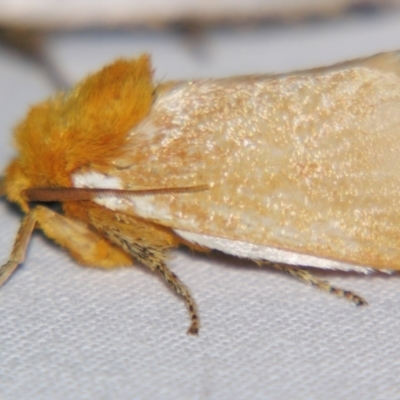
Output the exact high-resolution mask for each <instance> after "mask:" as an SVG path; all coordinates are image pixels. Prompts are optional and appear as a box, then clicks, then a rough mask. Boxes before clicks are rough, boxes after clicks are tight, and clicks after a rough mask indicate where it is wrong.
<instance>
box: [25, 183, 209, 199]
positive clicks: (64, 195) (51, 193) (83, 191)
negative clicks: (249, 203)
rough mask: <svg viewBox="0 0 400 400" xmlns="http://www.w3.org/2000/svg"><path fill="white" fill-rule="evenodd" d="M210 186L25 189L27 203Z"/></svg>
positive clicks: (137, 194)
mask: <svg viewBox="0 0 400 400" xmlns="http://www.w3.org/2000/svg"><path fill="white" fill-rule="evenodd" d="M208 189H209V186H208V185H196V186H183V187H170V188H156V189H134V190H124V189H121V190H120V189H98V188H75V187H36V188H30V189H25V191H24V197H25V199H26V200H27V201H38V202H51V201H83V200H94V199H95V198H105V197H118V198H120V199H126V198H129V197H137V196H150V195H152V196H156V195H164V194H180V193H193V192H200V191H203V190H208Z"/></svg>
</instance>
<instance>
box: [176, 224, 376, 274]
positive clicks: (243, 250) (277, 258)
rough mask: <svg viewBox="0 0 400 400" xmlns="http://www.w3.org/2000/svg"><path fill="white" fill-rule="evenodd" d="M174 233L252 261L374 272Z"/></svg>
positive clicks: (254, 245)
mask: <svg viewBox="0 0 400 400" xmlns="http://www.w3.org/2000/svg"><path fill="white" fill-rule="evenodd" d="M174 232H175V233H176V234H178V235H179V236H181V237H182V238H184V239H185V240H187V241H188V242H190V243H195V244H199V245H201V246H204V247H207V248H208V249H212V250H219V251H222V252H223V253H227V254H231V255H234V256H237V257H241V258H248V259H252V260H268V261H272V262H277V263H283V264H290V265H296V266H303V267H314V268H321V269H335V270H340V271H354V272H359V273H363V274H368V273H371V272H373V271H374V268H371V267H366V266H362V265H354V264H348V263H344V262H340V261H334V260H329V259H326V258H320V257H315V256H309V255H306V254H299V253H294V252H291V251H287V250H281V249H277V248H275V247H268V246H262V245H259V244H254V243H248V242H242V241H239V240H230V239H224V238H220V237H215V236H209V235H204V234H199V233H193V232H188V231H184V230H180V229H175V230H174Z"/></svg>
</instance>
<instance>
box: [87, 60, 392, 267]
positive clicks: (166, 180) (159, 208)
mask: <svg viewBox="0 0 400 400" xmlns="http://www.w3.org/2000/svg"><path fill="white" fill-rule="evenodd" d="M399 138H400V53H386V54H381V55H378V56H375V57H371V58H367V59H363V60H356V61H352V62H348V63H343V64H338V65H336V66H333V67H328V68H320V69H314V70H310V71H303V72H296V73H291V74H285V75H276V76H271V75H268V76H267V75H265V76H247V77H234V78H227V79H217V80H212V79H205V80H194V81H184V82H171V83H166V84H164V85H161V86H160V87H159V88H158V90H157V93H156V98H155V101H154V104H153V106H152V109H151V112H150V114H149V115H148V116H147V117H146V118H145V119H144V120H143V121H142V122H141V123H140V124H139V125H138V126H136V127H135V128H134V129H133V130H132V132H131V133H130V134H129V137H128V138H127V144H126V146H127V152H126V155H125V156H124V157H121V158H120V159H117V160H115V163H114V165H113V167H112V168H110V172H109V175H110V176H111V177H112V178H116V181H115V182H118V184H117V186H119V187H121V188H122V187H123V188H126V189H133V188H163V187H177V186H178V187H179V186H188V185H202V184H208V185H209V186H210V189H209V190H205V191H200V192H196V193H186V194H176V195H158V196H145V197H132V198H131V199H99V200H98V203H100V204H103V205H105V206H106V207H109V208H112V209H118V210H121V211H123V212H127V213H134V214H135V215H139V216H142V217H144V218H146V219H150V220H152V221H156V222H158V223H160V224H162V225H166V226H169V227H172V228H173V229H174V230H175V231H176V232H177V233H178V234H180V235H182V236H183V237H185V238H186V239H188V240H191V241H193V242H199V243H200V242H202V244H205V245H207V247H210V248H219V247H220V243H222V247H224V243H225V246H226V247H227V248H228V247H229V246H233V250H232V251H227V252H228V253H229V252H231V253H232V254H237V255H239V256H243V254H241V251H240V247H241V246H248V247H249V248H255V249H257V248H258V247H260V246H261V247H263V246H264V247H266V248H269V249H272V251H274V249H275V250H277V251H278V252H279V251H282V252H283V254H284V253H285V251H287V252H288V254H299V255H304V256H310V257H311V258H312V257H316V258H322V259H326V260H332V263H333V264H332V265H333V268H336V267H335V262H337V263H338V265H339V264H341V263H343V264H344V265H350V266H351V265H353V264H354V265H355V266H356V265H361V266H368V267H372V268H376V269H392V270H393V269H394V270H395V269H400V246H399V243H400V213H399V205H400V172H399V171H400V140H399ZM115 182H114V183H115ZM81 185H84V184H81ZM88 185H89V184H88ZM89 186H90V185H89ZM92 186H93V185H92ZM111 186H113V187H116V185H115V184H113V185H111ZM213 243H215V244H213ZM252 246H253V247H252ZM235 247H236V248H237V249H236V250H235ZM220 249H221V248H220ZM222 250H224V248H222ZM257 254H258V253H257V250H256V253H255V256H254V258H262V257H257ZM245 255H246V254H245ZM248 255H249V256H251V255H252V253H251V252H250V253H248ZM300 258H301V257H300ZM282 261H284V262H285V260H282ZM289 262H290V263H293V264H295V263H301V261H300V262H299V261H298V259H297V258H295V259H294V261H293V260H292V262H291V261H290V260H289ZM311 264H312V263H311ZM328 264H329V263H328ZM314 266H319V265H314ZM322 267H327V268H329V265H325V264H323V265H322ZM344 269H346V268H344Z"/></svg>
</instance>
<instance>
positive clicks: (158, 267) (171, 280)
mask: <svg viewBox="0 0 400 400" xmlns="http://www.w3.org/2000/svg"><path fill="white" fill-rule="evenodd" d="M140 261H141V262H142V263H143V264H144V265H146V267H149V268H150V269H151V270H152V271H156V272H158V273H159V274H160V275H161V276H162V277H163V278H164V280H165V281H166V282H167V283H168V285H169V286H170V287H171V288H172V289H173V290H174V291H175V292H176V293H178V294H179V296H181V297H182V298H183V300H184V302H185V304H186V307H187V309H188V312H189V318H190V326H189V329H188V331H187V333H188V334H189V335H197V334H198V333H199V328H200V320H199V316H198V312H197V304H196V302H195V301H194V299H193V297H192V294H191V293H190V290H189V289H188V288H187V286H186V285H185V284H184V283H183V282H182V281H181V280H180V279H179V278H178V277H177V275H176V274H175V273H173V272H172V271H171V270H170V269H169V268H168V267H167V265H166V264H165V262H164V261H161V260H160V261H156V262H154V261H153V260H150V261H148V260H146V261H145V260H143V259H141V260H140Z"/></svg>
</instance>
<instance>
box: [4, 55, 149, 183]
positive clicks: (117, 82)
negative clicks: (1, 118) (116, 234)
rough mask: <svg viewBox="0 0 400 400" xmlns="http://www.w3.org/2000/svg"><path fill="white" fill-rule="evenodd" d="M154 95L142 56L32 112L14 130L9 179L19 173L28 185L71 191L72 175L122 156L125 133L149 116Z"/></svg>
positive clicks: (112, 67)
mask: <svg viewBox="0 0 400 400" xmlns="http://www.w3.org/2000/svg"><path fill="white" fill-rule="evenodd" d="M153 91H154V88H153V84H152V71H151V66H150V59H149V57H148V56H147V55H144V56H142V57H140V58H138V59H136V60H132V61H127V60H117V61H115V62H114V63H113V64H111V65H110V66H107V67H105V68H103V69H102V70H101V71H100V72H98V73H96V74H94V75H91V76H89V77H88V78H86V79H85V80H83V81H82V82H81V83H80V84H78V85H77V86H75V87H74V88H73V89H72V90H71V91H70V92H66V93H64V92H62V93H59V94H58V95H56V96H55V97H54V98H51V99H49V100H47V101H45V102H43V103H41V104H39V105H36V106H34V107H32V109H31V110H30V112H29V114H28V116H27V118H26V119H25V120H24V121H23V122H22V123H21V124H20V125H19V126H17V128H16V133H15V137H16V147H17V150H18V153H19V158H18V160H17V167H16V166H15V165H14V166H13V167H12V168H11V170H13V171H12V172H13V174H12V175H14V178H15V175H18V171H15V169H17V170H20V172H21V173H23V175H24V176H25V177H27V178H28V180H29V185H30V186H70V185H71V182H70V175H71V173H72V172H73V171H74V170H76V169H78V168H80V167H83V166H89V165H90V166H104V165H107V164H109V163H110V160H112V159H114V158H115V157H117V156H119V155H121V154H122V153H123V151H124V149H123V145H124V141H125V139H126V135H127V133H128V132H129V130H130V129H132V128H133V127H134V126H135V125H136V124H137V123H139V122H140V121H141V120H142V119H143V118H144V117H145V116H146V115H147V113H148V112H149V110H150V107H151V104H152V100H153ZM49 171H52V173H51V174H49ZM49 175H50V176H49ZM12 184H13V185H15V180H14V181H13V183H12Z"/></svg>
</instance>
